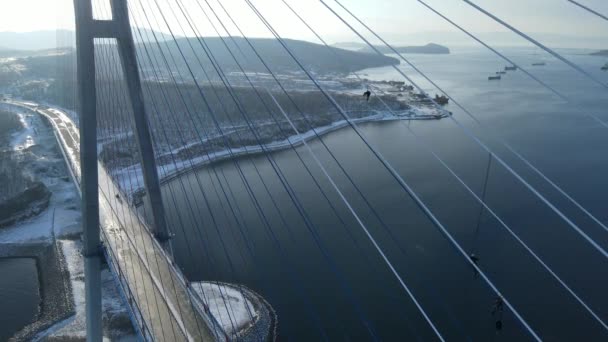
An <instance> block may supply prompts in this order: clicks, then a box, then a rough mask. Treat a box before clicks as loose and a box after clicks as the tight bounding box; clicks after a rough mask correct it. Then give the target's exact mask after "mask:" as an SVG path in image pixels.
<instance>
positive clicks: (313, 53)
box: [138, 37, 399, 73]
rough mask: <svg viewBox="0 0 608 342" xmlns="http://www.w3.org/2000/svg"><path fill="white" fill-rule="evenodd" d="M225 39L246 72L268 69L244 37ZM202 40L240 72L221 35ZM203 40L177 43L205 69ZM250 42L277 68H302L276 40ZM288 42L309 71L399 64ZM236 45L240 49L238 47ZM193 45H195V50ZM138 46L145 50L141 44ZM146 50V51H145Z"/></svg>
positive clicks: (345, 70) (152, 46) (173, 48)
mask: <svg viewBox="0 0 608 342" xmlns="http://www.w3.org/2000/svg"><path fill="white" fill-rule="evenodd" d="M224 40H225V42H226V43H227V45H228V46H229V47H230V50H232V53H233V54H234V55H235V56H236V57H237V58H238V60H239V63H240V64H241V66H243V68H244V69H245V70H246V71H248V72H267V70H266V68H265V67H264V65H263V64H262V63H261V62H260V61H259V59H258V57H257V55H256V54H255V52H254V51H253V50H252V49H251V47H250V46H249V44H248V43H247V41H246V40H245V39H244V38H241V37H236V38H234V42H233V41H232V40H231V39H229V38H224ZM201 41H202V42H204V43H205V44H206V46H207V47H208V49H210V50H211V51H212V52H213V55H214V57H215V59H216V60H217V61H218V63H219V64H220V66H221V67H222V69H224V70H227V71H239V67H238V65H237V64H236V63H235V62H234V59H233V58H232V56H231V54H230V51H229V50H228V49H227V48H226V46H225V45H224V43H223V42H222V39H221V38H219V37H205V38H204V39H201ZM201 41H199V40H198V39H197V38H181V39H178V40H177V43H178V44H179V46H180V48H181V49H182V51H183V52H184V54H185V57H186V59H187V60H188V63H189V64H191V65H196V64H197V63H199V61H200V62H202V63H203V64H204V67H205V68H211V67H212V65H211V63H210V62H209V59H208V58H207V55H206V52H205V49H203V48H202V47H201V45H200V43H201ZM249 41H250V42H251V44H252V45H253V46H254V47H255V49H256V50H257V52H258V53H259V54H260V55H261V56H262V58H264V61H265V62H266V63H267V64H268V65H269V66H270V67H271V68H272V69H273V71H277V72H294V71H299V70H300V68H299V66H298V65H297V64H296V63H295V61H294V60H293V59H292V58H291V56H290V55H289V54H288V53H287V52H286V51H285V50H284V48H283V47H282V46H281V44H280V43H279V42H278V41H277V40H276V39H272V38H249ZM284 41H285V44H286V45H287V46H288V47H289V49H290V50H292V51H293V53H294V54H295V55H296V56H297V57H298V59H299V60H300V61H301V62H302V63H303V64H304V65H305V67H306V68H307V69H308V70H312V71H313V72H318V73H349V72H352V71H356V70H362V69H367V68H375V67H381V66H387V65H396V64H399V60H397V59H395V58H392V57H388V56H378V55H372V54H368V53H363V52H359V51H350V50H344V49H338V48H331V49H332V50H333V51H330V50H329V49H328V48H327V47H326V46H325V45H320V44H315V43H310V42H306V41H301V40H292V39H285V40H284ZM234 44H236V45H237V46H238V48H239V49H236V48H235V45H234ZM162 47H163V50H170V51H172V53H174V54H175V55H179V51H177V48H176V45H175V44H174V43H168V44H165V45H163V46H162ZM192 47H194V51H193V49H192ZM138 49H141V50H143V49H142V46H141V44H138ZM148 50H149V53H150V54H160V53H161V51H160V50H159V47H158V45H156V44H150V45H148ZM239 50H240V51H242V52H243V54H244V55H245V57H243V56H242V55H241V53H240V52H239ZM142 52H143V53H145V51H142ZM336 56H337V57H338V58H336Z"/></svg>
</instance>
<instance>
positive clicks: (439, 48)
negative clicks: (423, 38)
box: [359, 43, 450, 55]
mask: <svg viewBox="0 0 608 342" xmlns="http://www.w3.org/2000/svg"><path fill="white" fill-rule="evenodd" d="M375 48H376V49H378V51H380V52H382V53H384V54H387V53H394V51H393V50H392V49H391V48H389V47H387V46H375ZM395 50H397V52H399V53H417V54H428V55H449V54H450V49H449V48H447V47H445V46H443V45H439V44H435V43H429V44H426V45H422V46H397V47H395ZM359 51H361V52H373V49H372V48H370V47H365V48H363V49H361V50H359Z"/></svg>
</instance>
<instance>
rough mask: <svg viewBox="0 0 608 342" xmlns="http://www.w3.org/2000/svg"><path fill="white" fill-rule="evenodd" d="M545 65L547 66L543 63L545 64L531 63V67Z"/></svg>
mask: <svg viewBox="0 0 608 342" xmlns="http://www.w3.org/2000/svg"><path fill="white" fill-rule="evenodd" d="M545 65H547V63H545V62H538V63H532V66H545Z"/></svg>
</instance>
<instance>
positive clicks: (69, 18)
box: [0, 0, 608, 45]
mask: <svg viewBox="0 0 608 342" xmlns="http://www.w3.org/2000/svg"><path fill="white" fill-rule="evenodd" d="M72 1H73V0H2V8H1V11H0V31H34V30H47V29H55V28H72V27H73V14H72V13H73V11H72V3H73V2H72ZM96 1H97V2H100V3H102V2H104V1H107V0H96ZM155 1H158V2H159V3H161V4H162V5H161V6H167V5H166V4H168V3H170V4H173V5H174V6H175V3H176V1H177V0H130V3H131V4H132V5H133V6H135V7H137V8H139V4H140V3H143V4H145V6H146V8H148V9H150V8H155ZM182 1H183V2H184V3H185V4H186V5H185V6H186V7H187V8H188V12H189V14H190V15H192V16H193V18H195V20H196V21H197V24H198V25H200V26H199V27H200V30H201V31H203V33H204V34H205V35H214V32H213V31H212V28H211V26H209V25H208V24H205V23H206V22H207V20H206V19H205V17H204V15H203V14H202V12H201V10H200V8H199V7H198V5H196V4H197V0H182ZM198 1H200V2H201V3H203V4H204V3H205V0H198ZM208 1H209V3H210V4H211V5H212V6H213V7H214V9H215V10H216V11H217V12H218V14H220V15H223V12H222V11H221V8H219V6H218V5H217V3H216V1H217V0H208ZM252 1H253V3H254V4H255V5H256V6H259V9H260V11H261V12H262V13H263V14H264V15H265V16H267V18H268V20H269V21H270V22H271V24H273V25H274V26H275V28H276V29H277V30H278V31H279V32H280V33H281V34H282V35H283V36H285V37H290V38H300V39H310V40H312V35H311V34H310V32H309V31H307V30H306V28H305V27H304V26H302V25H301V24H300V23H299V21H298V20H297V18H295V17H294V16H293V15H292V14H291V13H290V12H289V11H288V10H287V8H286V7H285V6H284V5H283V4H282V2H281V1H282V0H252ZM287 1H288V2H289V3H290V4H292V6H294V7H295V8H296V9H297V10H298V12H300V13H301V14H302V16H304V17H305V18H306V19H307V20H309V21H310V23H311V24H312V25H314V27H315V28H318V29H319V31H320V33H322V34H323V35H324V36H326V37H328V38H329V39H330V40H331V41H338V40H342V41H344V40H350V41H357V39H356V37H355V36H354V35H352V34H351V33H349V31H348V30H347V28H346V27H345V26H344V25H343V24H342V23H341V22H339V21H338V19H336V17H334V16H332V15H331V14H330V12H328V11H327V10H326V9H325V8H324V7H323V6H322V4H321V3H320V2H319V1H318V0H287ZM341 1H342V3H343V4H344V5H346V6H347V7H349V8H350V9H351V10H352V11H353V12H354V13H355V14H357V15H359V16H360V17H361V18H362V19H364V20H365V21H366V22H367V23H368V24H369V25H370V26H371V27H373V28H374V29H376V30H377V31H378V32H381V33H382V34H384V35H387V37H390V38H391V39H393V40H395V39H399V37H408V35H411V34H415V33H420V32H431V31H433V32H436V31H453V28H452V27H451V26H449V24H447V23H445V22H444V21H443V20H442V19H441V18H439V17H438V16H436V15H435V14H433V13H432V12H430V11H429V10H428V9H426V8H424V7H423V6H422V5H420V4H419V3H417V1H416V0H341ZM326 2H327V3H328V4H329V5H331V6H332V7H335V8H338V7H337V5H336V3H335V2H334V1H333V0H326ZM474 2H476V3H477V4H479V5H481V6H482V7H484V8H486V9H487V10H490V11H491V12H493V13H495V14H497V15H499V16H500V17H502V18H503V19H505V20H507V21H509V22H510V23H512V24H513V25H514V26H516V27H518V28H520V29H523V30H524V31H527V32H545V33H553V34H566V35H575V36H579V37H589V36H593V37H608V22H607V21H603V20H602V19H600V18H597V17H594V16H593V15H591V14H589V13H586V12H584V11H583V10H582V9H579V8H577V7H575V6H574V5H572V4H570V3H569V2H568V1H566V0H475V1H474ZM580 2H581V3H583V4H585V5H588V6H590V7H592V8H594V9H596V10H598V11H600V12H602V13H605V14H608V1H606V0H580ZM427 3H429V4H430V5H432V6H434V7H435V8H436V9H438V10H439V11H441V12H443V13H444V14H447V15H448V16H449V17H450V18H452V19H453V20H454V21H456V22H458V23H460V24H462V25H464V26H465V27H467V28H468V29H471V30H473V31H475V32H500V31H505V29H504V28H502V27H501V26H500V25H498V24H497V23H495V22H493V21H492V20H491V19H489V18H487V17H484V16H483V15H482V14H481V13H479V12H477V11H476V10H474V9H473V8H471V7H470V6H468V5H467V4H465V3H464V2H462V1H461V0H427ZM222 4H224V6H226V7H227V9H228V10H229V11H230V13H232V15H233V16H234V19H235V20H236V21H237V22H238V23H239V24H240V25H242V26H243V27H245V28H247V34H248V35H250V36H258V37H259V36H265V37H269V36H270V33H269V32H268V31H267V30H266V29H265V28H264V27H263V26H262V24H261V23H260V21H259V20H258V19H257V18H255V17H254V14H253V13H252V11H251V10H250V9H249V7H248V6H247V5H246V3H245V2H244V0H222ZM99 6H102V5H99ZM204 6H205V9H206V10H207V11H208V14H209V15H212V13H211V12H209V10H208V8H207V7H206V5H204ZM102 7H103V6H102ZM175 8H176V9H177V7H175ZM137 11H139V10H137ZM158 13H160V12H156V14H158ZM163 13H165V14H166V15H167V17H168V18H167V19H168V20H169V21H170V23H171V25H172V27H173V28H174V29H175V33H176V34H179V35H183V31H181V29H179V27H178V26H177V21H176V20H175V19H174V18H173V17H172V14H171V12H170V10H169V8H167V7H165V8H164V10H163ZM340 13H344V12H342V11H341V12H340ZM149 14H153V12H150V13H149ZM158 19H159V20H161V19H160V17H159V18H158ZM222 21H225V22H226V23H227V22H228V20H227V18H226V17H225V16H222ZM182 22H183V21H182ZM216 23H217V22H216ZM139 25H140V26H148V25H147V23H145V22H144V20H143V19H142V20H141V21H139ZM151 26H154V27H155V28H156V29H160V30H161V31H165V32H166V31H168V30H167V29H166V27H163V28H160V26H158V25H156V24H153V25H151ZM230 29H233V27H232V26H230ZM403 39H404V40H407V38H403ZM606 43H607V45H608V41H607V42H606Z"/></svg>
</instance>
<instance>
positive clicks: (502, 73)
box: [496, 71, 507, 75]
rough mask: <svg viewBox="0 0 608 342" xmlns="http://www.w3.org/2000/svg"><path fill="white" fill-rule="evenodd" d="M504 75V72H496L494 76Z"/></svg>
mask: <svg viewBox="0 0 608 342" xmlns="http://www.w3.org/2000/svg"><path fill="white" fill-rule="evenodd" d="M506 73H507V72H506V71H497V72H496V75H504V74H506Z"/></svg>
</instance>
